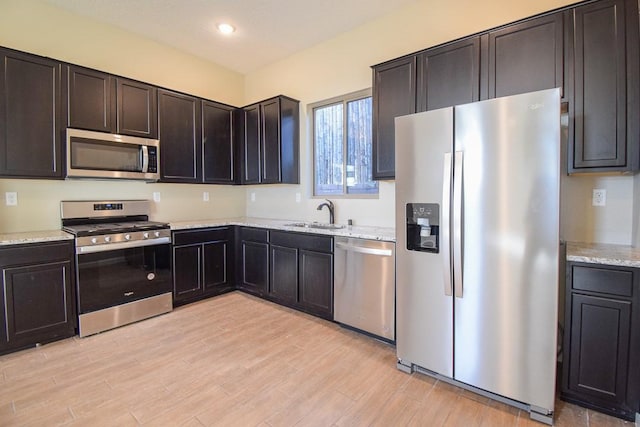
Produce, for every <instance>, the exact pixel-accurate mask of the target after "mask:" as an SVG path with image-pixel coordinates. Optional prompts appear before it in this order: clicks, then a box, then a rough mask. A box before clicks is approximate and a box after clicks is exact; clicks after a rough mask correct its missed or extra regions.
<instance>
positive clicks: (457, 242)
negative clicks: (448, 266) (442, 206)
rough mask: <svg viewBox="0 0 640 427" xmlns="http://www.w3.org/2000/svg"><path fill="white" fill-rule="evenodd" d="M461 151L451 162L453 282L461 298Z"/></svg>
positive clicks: (457, 152) (456, 293)
mask: <svg viewBox="0 0 640 427" xmlns="http://www.w3.org/2000/svg"><path fill="white" fill-rule="evenodd" d="M462 153H463V152H462V151H456V153H455V157H454V164H453V229H452V231H451V232H452V234H453V283H454V287H455V296H456V298H462V280H463V277H462V210H463V206H462V203H463V200H464V198H463V197H462V196H463V194H462V192H463V186H462V183H463V177H462V164H463V156H462Z"/></svg>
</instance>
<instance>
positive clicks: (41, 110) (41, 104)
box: [0, 48, 66, 179]
mask: <svg viewBox="0 0 640 427" xmlns="http://www.w3.org/2000/svg"><path fill="white" fill-rule="evenodd" d="M0 60H1V61H2V64H1V66H0V176H5V177H17V178H60V179H61V178H64V170H63V168H64V162H63V160H62V158H63V153H64V151H63V146H64V130H65V121H66V107H65V102H64V99H63V96H62V95H63V94H64V93H65V88H64V85H65V81H64V79H62V64H61V63H59V62H57V61H54V60H51V59H48V58H43V57H39V56H35V55H29V54H26V53H21V52H16V51H13V50H10V49H2V48H0Z"/></svg>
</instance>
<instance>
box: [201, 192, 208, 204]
mask: <svg viewBox="0 0 640 427" xmlns="http://www.w3.org/2000/svg"><path fill="white" fill-rule="evenodd" d="M202 201H203V202H208V201H209V192H208V191H203V192H202Z"/></svg>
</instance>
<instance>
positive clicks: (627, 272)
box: [561, 262, 640, 420]
mask: <svg viewBox="0 0 640 427" xmlns="http://www.w3.org/2000/svg"><path fill="white" fill-rule="evenodd" d="M565 301H566V310H565V335H564V358H563V375H562V394H561V396H562V398H563V399H565V400H568V401H570V402H573V403H577V404H580V405H582V406H586V407H589V408H593V409H596V410H598V411H602V412H605V413H608V414H610V415H614V416H617V417H620V418H624V419H627V420H634V419H635V413H636V412H638V411H639V410H640V408H639V404H640V371H639V370H638V369H637V366H638V364H639V363H640V310H639V308H640V270H639V269H635V268H626V267H617V266H608V265H598V264H584V263H577V262H569V263H567V289H566V300H565Z"/></svg>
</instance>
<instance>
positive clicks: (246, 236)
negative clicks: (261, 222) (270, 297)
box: [238, 227, 269, 296]
mask: <svg viewBox="0 0 640 427" xmlns="http://www.w3.org/2000/svg"><path fill="white" fill-rule="evenodd" d="M238 242H239V252H240V253H239V254H238V257H239V265H238V270H239V276H240V277H239V280H238V288H240V289H242V290H243V291H247V292H249V293H252V294H254V295H258V296H264V295H265V294H266V293H267V287H268V285H269V231H268V230H264V229H259V228H250V227H241V228H240V229H239V231H238Z"/></svg>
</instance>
